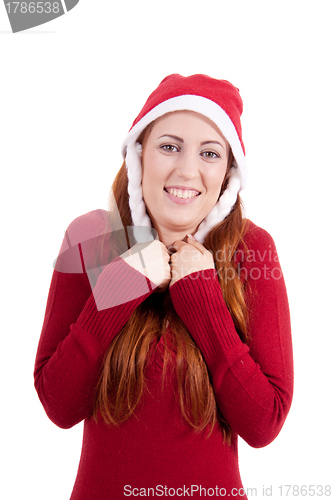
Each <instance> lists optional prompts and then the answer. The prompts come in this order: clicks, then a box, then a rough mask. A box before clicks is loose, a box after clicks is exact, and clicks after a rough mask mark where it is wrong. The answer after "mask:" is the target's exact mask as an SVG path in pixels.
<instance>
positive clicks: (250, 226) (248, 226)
mask: <svg viewBox="0 0 333 500" xmlns="http://www.w3.org/2000/svg"><path fill="white" fill-rule="evenodd" d="M244 225H245V227H244V234H243V241H244V244H245V246H246V247H247V248H268V247H269V246H274V247H275V243H274V240H273V238H272V236H271V235H270V234H269V233H268V232H267V231H266V230H265V229H263V228H262V227H259V226H257V225H256V224H254V223H253V222H252V221H251V220H250V219H244Z"/></svg>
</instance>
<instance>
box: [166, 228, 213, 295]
mask: <svg viewBox="0 0 333 500" xmlns="http://www.w3.org/2000/svg"><path fill="white" fill-rule="evenodd" d="M172 248H173V249H176V252H175V253H173V254H172V255H171V276H172V278H171V281H170V284H169V287H171V286H172V285H174V284H175V283H176V282H177V281H178V280H180V279H181V278H183V277H184V276H187V275H188V274H191V273H194V272H197V271H202V270H203V269H215V264H214V259H213V255H212V254H211V252H210V251H209V250H207V249H206V248H205V247H204V246H203V245H202V244H201V243H199V242H198V241H196V239H195V238H194V237H193V236H188V238H187V243H185V242H184V241H175V243H174V244H173V245H172Z"/></svg>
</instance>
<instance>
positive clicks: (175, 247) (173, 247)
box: [168, 240, 187, 254]
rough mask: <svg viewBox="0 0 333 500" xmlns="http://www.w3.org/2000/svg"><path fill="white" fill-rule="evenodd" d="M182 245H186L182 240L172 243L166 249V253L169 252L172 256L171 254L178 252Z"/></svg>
mask: <svg viewBox="0 0 333 500" xmlns="http://www.w3.org/2000/svg"><path fill="white" fill-rule="evenodd" d="M184 245H187V243H186V242H185V241H183V240H177V241H175V242H174V243H172V245H170V246H169V247H168V252H169V253H171V254H173V253H175V252H178V250H179V249H180V248H181V247H182V246H184Z"/></svg>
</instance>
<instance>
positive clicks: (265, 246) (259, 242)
mask: <svg viewBox="0 0 333 500" xmlns="http://www.w3.org/2000/svg"><path fill="white" fill-rule="evenodd" d="M244 223H245V228H244V233H243V241H242V242H241V243H240V244H239V246H238V248H237V250H236V254H235V261H236V263H237V264H239V263H240V262H241V263H242V265H244V266H245V267H246V268H249V269H250V268H256V269H261V268H267V269H268V268H274V269H275V268H279V267H280V263H279V258H278V254H277V250H276V246H275V242H274V239H273V238H272V236H271V235H270V234H269V233H268V232H267V231H266V230H265V229H263V228H261V227H259V226H257V225H256V224H254V223H253V222H252V221H250V220H249V219H246V220H244Z"/></svg>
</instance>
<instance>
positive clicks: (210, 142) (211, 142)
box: [158, 134, 225, 149]
mask: <svg viewBox="0 0 333 500" xmlns="http://www.w3.org/2000/svg"><path fill="white" fill-rule="evenodd" d="M163 137H171V139H174V140H175V141H179V142H181V143H184V139H182V138H181V137H178V136H177V135H172V134H164V135H161V137H159V138H158V139H162V138H163ZM205 144H218V145H219V146H221V147H222V148H223V149H225V146H223V144H221V143H220V142H218V141H204V142H201V143H200V146H204V145H205Z"/></svg>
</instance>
